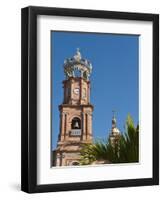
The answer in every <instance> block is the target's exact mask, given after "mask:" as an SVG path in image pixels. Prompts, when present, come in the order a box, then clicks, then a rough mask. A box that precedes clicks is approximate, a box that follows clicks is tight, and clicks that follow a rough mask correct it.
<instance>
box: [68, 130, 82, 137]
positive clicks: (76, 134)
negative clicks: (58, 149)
mask: <svg viewBox="0 0 163 200" xmlns="http://www.w3.org/2000/svg"><path fill="white" fill-rule="evenodd" d="M70 135H72V136H80V135H81V129H71V132H70Z"/></svg>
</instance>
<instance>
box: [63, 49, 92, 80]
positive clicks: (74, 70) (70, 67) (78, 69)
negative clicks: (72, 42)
mask: <svg viewBox="0 0 163 200" xmlns="http://www.w3.org/2000/svg"><path fill="white" fill-rule="evenodd" d="M63 67H64V73H65V75H66V78H69V77H82V78H84V79H86V80H89V76H90V74H91V73H92V64H91V63H90V62H89V61H88V60H87V59H84V58H82V56H81V53H80V51H79V48H77V51H76V54H75V55H74V56H73V57H72V58H67V59H65V61H64V65H63Z"/></svg>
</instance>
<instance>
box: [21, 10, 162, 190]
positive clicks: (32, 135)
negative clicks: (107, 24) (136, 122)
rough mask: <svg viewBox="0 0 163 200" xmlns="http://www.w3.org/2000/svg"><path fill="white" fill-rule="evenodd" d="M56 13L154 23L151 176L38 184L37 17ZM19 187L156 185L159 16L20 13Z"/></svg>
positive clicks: (94, 12)
mask: <svg viewBox="0 0 163 200" xmlns="http://www.w3.org/2000/svg"><path fill="white" fill-rule="evenodd" d="M38 15H55V16H65V17H66V16H71V17H88V18H97V19H98V18H102V19H123V20H137V21H151V22H152V23H153V177H152V178H140V179H130V180H113V181H95V182H93V181H92V182H86V181H85V182H81V183H64V184H47V185H37V181H36V180H37V134H36V133H37V16H38ZM21 77H22V79H21V190H22V191H24V192H28V193H36V192H55V191H68V190H83V189H99V188H115V187H130V186H145V185H146V186H147V185H158V184H159V15H158V14H144V13H128V12H113V11H99V10H82V9H66V8H50V7H35V6H30V7H26V8H23V9H22V12H21Z"/></svg>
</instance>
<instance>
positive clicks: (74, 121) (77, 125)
mask: <svg viewBox="0 0 163 200" xmlns="http://www.w3.org/2000/svg"><path fill="white" fill-rule="evenodd" d="M71 129H81V120H80V119H79V118H78V117H74V118H73V119H72V122H71Z"/></svg>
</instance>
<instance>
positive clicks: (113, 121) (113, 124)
mask: <svg viewBox="0 0 163 200" xmlns="http://www.w3.org/2000/svg"><path fill="white" fill-rule="evenodd" d="M115 112H116V111H115V110H112V113H113V117H112V128H114V127H116V117H115Z"/></svg>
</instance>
